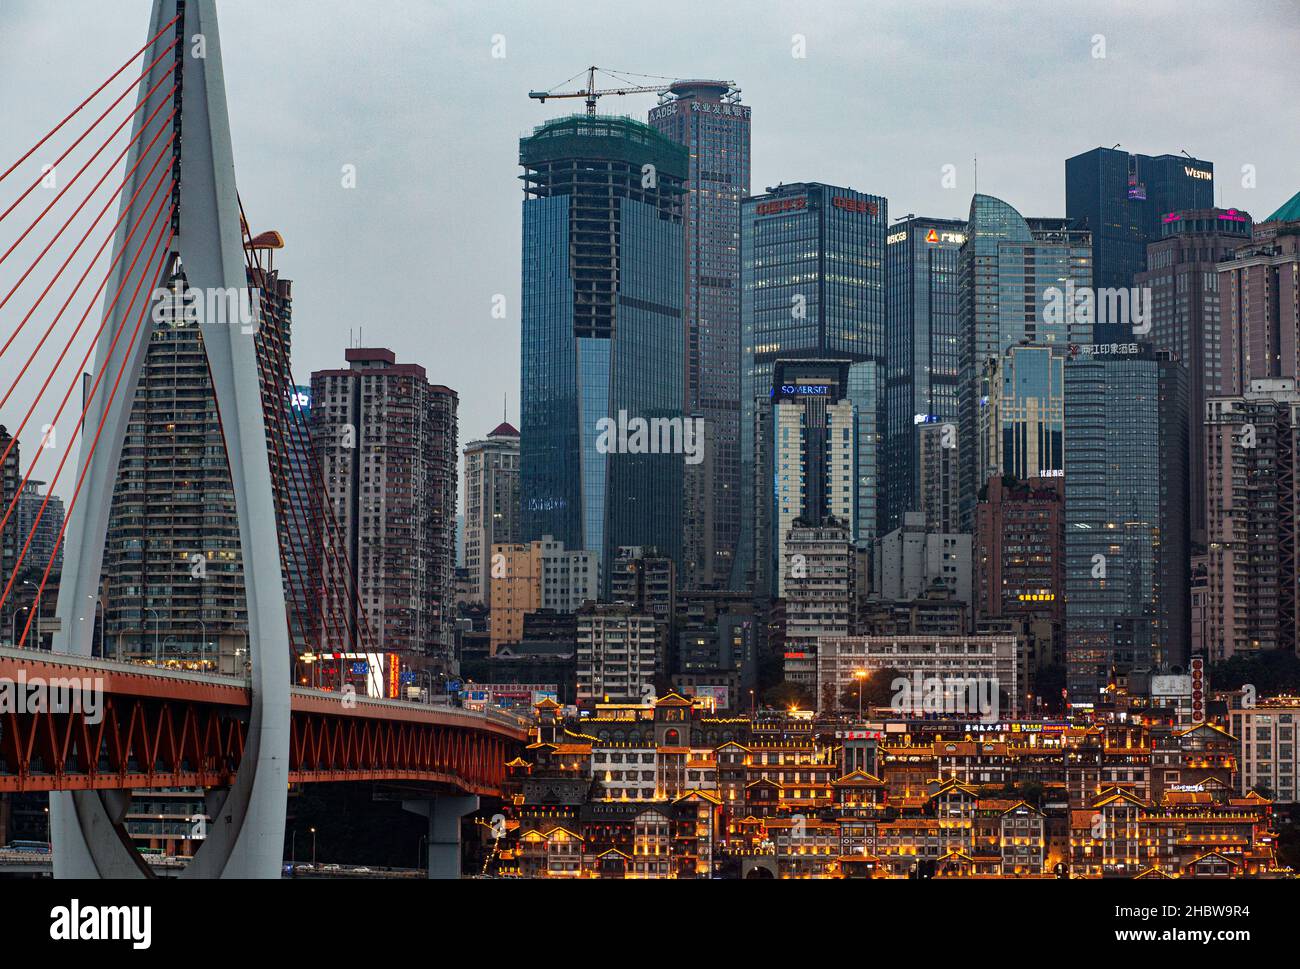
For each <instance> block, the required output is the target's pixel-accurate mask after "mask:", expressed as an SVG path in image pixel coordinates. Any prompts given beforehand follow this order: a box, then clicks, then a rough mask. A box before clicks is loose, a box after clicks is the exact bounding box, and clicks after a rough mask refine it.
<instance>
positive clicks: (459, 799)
mask: <svg viewBox="0 0 1300 969" xmlns="http://www.w3.org/2000/svg"><path fill="white" fill-rule="evenodd" d="M478 807H479V799H478V795H477V794H439V795H438V796H436V797H432V798H429V799H428V800H422V801H403V802H402V808H403V809H404V810H406V811H410V812H411V813H412V814H418V815H421V816H422V817H426V818H428V819H429V877H430V878H459V877H460V874H461V872H460V822H461V818H463V817H464V816H465V815H467V814H473V813H474V812H475V811H477V810H478Z"/></svg>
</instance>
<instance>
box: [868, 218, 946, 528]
mask: <svg viewBox="0 0 1300 969" xmlns="http://www.w3.org/2000/svg"><path fill="white" fill-rule="evenodd" d="M965 241H966V223H965V222H961V221H957V220H954V219H930V218H924V217H920V216H913V217H911V218H907V219H904V220H902V221H901V222H898V223H895V225H894V226H893V229H892V231H891V232H890V233H889V235H888V236H886V238H885V244H886V256H885V264H886V279H887V288H888V292H889V299H888V301H887V306H886V310H885V314H886V325H885V370H886V372H885V442H884V452H883V453H884V466H885V467H886V468H888V469H889V473H888V474H886V475H884V512H883V515H882V524H881V529H882V530H883V531H892V530H893V529H895V528H897V527H898V526H899V525H900V524H901V523H902V520H903V513H904V512H907V511H921V510H922V507H921V503H922V494H923V489H922V487H921V484H920V475H921V470H920V467H921V455H920V446H921V442H920V435H921V431H922V429H924V428H926V427H928V426H930V425H931V424H934V423H952V424H954V425H955V424H956V422H957V420H958V417H959V414H958V410H957V402H958V397H959V395H958V388H959V384H958V380H959V378H960V376H961V333H960V331H959V330H958V315H957V255H958V253H959V252H960V250H961V244H962V243H963V242H965Z"/></svg>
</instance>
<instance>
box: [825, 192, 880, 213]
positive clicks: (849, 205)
mask: <svg viewBox="0 0 1300 969" xmlns="http://www.w3.org/2000/svg"><path fill="white" fill-rule="evenodd" d="M831 205H833V206H835V207H836V208H837V209H844V210H845V211H847V212H862V213H865V214H867V215H878V214H879V213H880V206H878V205H876V203H875V202H868V201H867V200H866V199H851V198H847V197H846V196H843V195H837V196H835V197H834V198H833V199H831Z"/></svg>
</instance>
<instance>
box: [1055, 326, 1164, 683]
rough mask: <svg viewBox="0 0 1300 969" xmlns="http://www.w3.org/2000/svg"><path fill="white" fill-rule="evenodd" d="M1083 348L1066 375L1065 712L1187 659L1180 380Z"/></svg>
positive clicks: (1127, 358) (1127, 354)
mask: <svg viewBox="0 0 1300 969" xmlns="http://www.w3.org/2000/svg"><path fill="white" fill-rule="evenodd" d="M1088 349H1092V350H1093V351H1094V352H1092V353H1083V352H1081V353H1079V354H1078V355H1076V356H1075V357H1074V358H1073V359H1071V360H1068V361H1067V362H1066V365H1065V593H1066V611H1065V621H1066V644H1065V645H1066V663H1067V685H1068V687H1069V691H1070V701H1071V702H1072V703H1090V702H1095V701H1096V699H1097V697H1098V695H1099V692H1100V691H1102V690H1104V689H1105V688H1106V686H1107V685H1108V684H1110V683H1113V682H1114V680H1113V679H1112V676H1113V675H1115V674H1117V673H1118V674H1123V673H1126V672H1129V671H1135V670H1136V671H1140V670H1149V669H1154V668H1157V667H1159V666H1161V665H1166V664H1168V665H1181V666H1186V663H1187V658H1188V657H1187V655H1186V648H1187V642H1188V635H1189V634H1188V623H1189V609H1190V606H1189V601H1188V590H1189V586H1190V577H1189V558H1188V551H1189V549H1188V534H1187V531H1188V527H1187V521H1188V519H1187V500H1188V482H1187V478H1188V475H1189V468H1188V465H1187V430H1186V429H1187V370H1186V368H1185V367H1183V366H1182V364H1180V363H1178V362H1176V361H1174V360H1172V359H1171V358H1170V356H1169V354H1168V353H1167V352H1165V351H1161V352H1158V353H1157V352H1152V351H1151V350H1150V348H1149V347H1147V346H1145V345H1143V346H1132V345H1121V352H1115V353H1112V352H1110V350H1109V346H1107V349H1106V351H1105V352H1104V353H1103V352H1099V351H1100V350H1101V347H1099V346H1098V347H1095V348H1093V347H1090V348H1088Z"/></svg>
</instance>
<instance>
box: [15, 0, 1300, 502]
mask: <svg viewBox="0 0 1300 969" xmlns="http://www.w3.org/2000/svg"><path fill="white" fill-rule="evenodd" d="M150 6H151V5H150V3H149V0H60V2H58V3H53V2H50V0H0V170H3V169H4V168H7V167H8V165H9V163H10V162H12V161H13V160H14V159H16V158H17V157H18V156H20V155H21V154H22V153H23V152H24V151H25V150H26V149H27V148H28V147H30V145H31V144H32V143H33V142H34V141H35V140H36V139H37V138H39V137H40V135H41V134H43V133H44V132H45V131H46V130H47V129H48V128H49V127H50V126H51V124H52V122H53V121H54V120H56V119H57V118H59V117H62V115H63V114H64V113H66V112H67V111H68V110H69V109H70V108H71V107H72V106H73V105H75V104H76V103H77V102H78V101H79V100H80V99H81V98H82V97H83V96H84V95H85V94H86V93H88V92H89V91H90V90H92V89H93V88H94V87H95V86H96V85H97V84H98V83H99V82H100V81H101V80H102V79H103V78H105V77H107V76H108V75H109V74H110V73H111V72H112V71H113V70H114V69H115V68H116V67H117V66H119V65H120V64H121V62H122V61H123V60H125V58H126V56H127V55H128V54H129V53H130V52H131V51H132V50H134V49H136V48H138V47H140V46H141V45H142V44H143V43H144V40H145V36H146V30H147V27H148V17H149V10H150ZM218 8H219V12H220V15H221V41H222V47H223V57H224V62H225V68H226V82H227V89H228V100H229V107H230V116H231V123H232V127H233V136H234V146H235V163H236V168H237V173H238V183H239V190H240V194H241V195H242V197H243V200H244V205H245V208H246V209H247V211H248V214H249V219H250V221H251V223H252V228H253V231H254V232H258V231H261V230H264V229H268V228H275V229H279V230H280V231H281V232H282V233H283V234H284V237H285V240H286V243H287V246H286V248H285V250H284V251H283V252H282V253H280V254H279V255H278V257H277V265H278V266H279V268H280V269H281V270H282V272H283V273H284V274H285V275H286V276H288V277H290V278H292V280H293V281H294V317H293V327H294V353H293V368H294V374H295V377H296V378H297V379H298V380H299V381H300V382H304V383H305V382H306V381H307V379H308V378H309V376H310V373H311V371H312V370H316V369H321V368H324V367H335V366H340V365H341V364H342V359H343V351H344V348H345V347H346V346H347V345H348V341H349V333H350V332H351V333H352V334H353V338H354V339H356V338H357V335H358V334H361V335H360V339H361V341H362V342H363V343H364V344H366V345H381V346H386V347H391V348H392V349H393V350H394V351H396V353H397V356H398V358H399V360H403V361H409V362H415V363H420V364H422V365H424V366H425V367H426V368H427V370H428V373H429V377H430V379H431V380H433V381H434V382H437V383H445V384H447V385H449V386H451V387H452V388H454V389H455V390H457V391H458V392H459V394H460V426H461V439H462V442H464V441H467V440H470V439H472V438H474V437H478V436H481V435H483V434H484V433H486V432H487V431H488V430H490V429H491V428H492V427H493V426H495V425H496V423H497V422H498V421H499V420H500V419H501V415H502V407H503V397H504V396H506V395H508V403H507V404H506V405H505V409H506V414H507V416H508V418H509V419H510V420H511V421H512V422H516V423H517V420H518V413H519V403H518V393H519V223H520V202H521V189H520V185H519V182H518V179H517V176H518V174H519V169H518V165H517V161H518V158H517V151H518V139H519V137H520V136H521V135H522V134H525V133H527V132H528V131H529V130H530V129H531V127H532V126H533V125H536V124H538V123H540V122H542V121H545V120H547V119H549V118H553V117H556V116H558V115H561V114H565V113H569V112H570V111H573V110H582V102H581V101H580V100H575V101H552V102H548V103H546V104H545V105H539V104H538V103H537V102H535V101H531V100H529V99H528V97H527V92H528V91H529V90H531V89H539V88H541V89H544V88H551V87H553V86H555V85H557V84H559V83H560V82H561V81H564V80H565V79H566V78H569V77H570V76H571V75H573V74H575V73H577V72H578V71H580V70H582V69H583V68H585V66H586V65H588V64H591V63H593V62H594V63H596V64H599V65H601V66H607V67H610V68H612V69H614V70H617V71H623V72H637V73H642V74H655V75H666V76H672V77H718V78H726V79H731V80H734V81H736V82H737V83H738V84H739V85H740V87H741V88H742V89H743V92H744V93H743V100H744V102H745V103H747V104H749V105H750V106H751V107H752V108H753V186H752V188H753V190H754V191H761V190H762V189H763V188H764V187H765V186H769V185H775V184H777V183H778V182H781V181H787V182H788V181H800V180H819V181H826V182H832V183H837V184H843V185H849V186H851V187H853V188H856V189H860V190H862V191H866V192H872V193H877V194H880V195H884V196H886V197H887V198H888V199H889V210H890V215H891V217H896V216H900V215H903V214H906V213H908V212H914V213H917V214H923V215H934V216H948V217H964V216H965V215H966V212H967V209H968V207H969V203H970V196H971V192H972V190H973V188H974V180H973V174H974V173H973V166H972V158H974V157H975V156H977V155H978V157H979V188H980V190H981V191H984V192H987V193H990V194H993V195H997V196H999V197H1001V198H1003V199H1005V200H1007V201H1008V202H1010V203H1011V204H1013V205H1015V206H1016V207H1017V208H1019V209H1020V211H1021V212H1022V213H1024V214H1025V215H1030V216H1051V215H1064V210H1065V201H1064V160H1065V158H1066V157H1068V156H1069V155H1073V154H1077V153H1078V152H1080V151H1084V150H1086V149H1089V148H1094V147H1096V146H1098V145H1101V146H1104V147H1110V146H1111V145H1114V144H1116V143H1119V144H1120V145H1121V146H1122V147H1124V148H1125V149H1127V150H1130V151H1134V152H1142V153H1147V154H1161V153H1165V152H1170V153H1176V152H1178V151H1180V150H1182V149H1186V150H1187V151H1188V152H1189V153H1190V154H1192V155H1195V156H1197V157H1200V158H1204V159H1208V160H1210V161H1212V162H1214V164H1215V169H1216V192H1217V195H1218V201H1219V203H1220V204H1222V205H1229V206H1236V207H1239V208H1244V209H1247V210H1248V211H1250V212H1251V213H1252V214H1253V215H1255V216H1257V217H1262V216H1264V215H1267V214H1268V213H1269V212H1271V211H1272V210H1273V209H1274V208H1276V207H1277V206H1278V205H1280V204H1281V203H1282V202H1283V201H1284V200H1286V199H1287V198H1288V197H1290V196H1291V195H1292V194H1293V193H1295V192H1296V190H1297V189H1300V110H1298V108H1297V104H1298V103H1300V102H1298V100H1297V95H1298V93H1300V92H1298V91H1297V73H1296V57H1297V52H1298V51H1300V15H1298V14H1300V8H1298V7H1297V4H1296V3H1295V2H1293V0H1273V2H1270V0H1261V2H1234V3H1222V2H1198V0H1144V2H1142V3H1134V2H1086V0H1084V2H1072V3H1065V2H1059V3H1058V2H1050V3H1049V2H1028V0H1027V2H1023V3H1001V4H999V3H992V2H990V0H972V2H929V0H900V2H877V0H872V2H870V3H863V2H861V0H852V2H828V0H817V2H811V0H809V2H803V3H794V2H769V3H726V4H723V3H700V2H697V0H693V2H685V0H659V2H653V3H652V2H623V0H599V2H589V3H582V4H579V3H574V2H564V0H552V2H550V3H532V2H530V3H523V2H514V3H491V2H482V0H473V2H468V0H467V2H458V3H454V4H452V3H439V2H429V0H367V2H356V0H347V2H343V0H219V3H218ZM497 35H499V37H498V36H497ZM794 35H801V36H802V37H803V38H804V44H805V51H806V56H804V57H802V58H797V57H794V56H792V50H793V47H794V44H795V41H794V39H793V38H794ZM1098 35H1100V36H1098ZM500 39H503V40H504V54H505V56H504V57H494V56H493V53H494V44H495V45H496V49H497V50H498V52H499V51H500V44H499V42H498V41H499V40H500ZM1097 53H1104V57H1100V56H1095V55H1096V54H1097ZM654 103H655V99H654V97H653V95H644V96H636V97H626V98H606V99H605V100H604V101H603V102H602V110H604V111H610V112H615V113H628V114H631V115H633V116H634V117H637V118H639V119H641V120H644V119H645V114H646V112H647V111H648V110H649V109H650V107H652V106H653V104H654ZM949 164H951V165H955V166H956V169H957V185H956V187H955V188H951V189H946V188H944V187H943V186H942V184H941V175H942V171H943V166H945V165H949ZM344 165H355V166H356V170H357V186H356V188H355V189H351V190H347V189H344V188H343V187H342V185H341V170H342V167H343V166H344ZM1245 165H1250V166H1254V169H1253V170H1254V173H1255V182H1254V187H1243V185H1242V174H1241V172H1242V168H1243V166H1245ZM13 194H14V193H13V185H12V184H11V183H10V182H5V183H4V184H2V185H0V202H3V203H4V206H7V205H8V201H9V200H10V199H12V197H13ZM2 207H3V206H0V208H2ZM14 221H16V220H14ZM12 228H13V226H12V224H11V223H0V242H4V243H5V245H3V246H0V251H2V250H3V249H5V248H8V242H9V241H10V240H11V238H12V237H13V232H11V229H12ZM18 261H19V260H18V259H17V258H15V260H13V262H14V263H17V262H18ZM14 268H15V267H14V266H13V265H5V266H0V284H3V285H4V289H5V290H7V289H8V286H9V285H11V284H12V281H13V279H14V278H16V277H15V276H14V275H11V273H12V271H13V269H14ZM496 294H503V295H504V296H505V297H506V301H507V302H506V306H507V310H508V312H507V317H506V319H504V320H498V319H493V318H492V313H491V310H492V300H493V297H494V295H496ZM21 302H22V301H21V300H18V299H15V301H14V302H13V303H11V305H10V306H9V307H6V308H5V309H4V310H0V330H3V331H4V333H5V334H7V333H8V332H9V331H11V330H12V328H13V326H14V325H15V323H16V320H17V319H19V318H21V312H18V313H17V315H16V311H20V310H23V311H25V309H26V307H25V306H21V307H20V305H19V304H20V303H21ZM29 302H30V300H29ZM95 316H96V319H92V325H94V324H95V323H96V322H97V311H96V314H95ZM26 346H28V347H29V346H30V344H27V345H26ZM23 349H24V345H23V344H21V343H20V344H16V345H15V348H14V350H11V352H10V353H9V354H6V355H5V356H4V357H3V358H0V388H3V389H7V388H8V387H9V385H10V384H11V381H12V380H13V378H14V375H15V373H16V365H17V361H18V358H20V356H22V354H21V353H20V352H19V351H21V350H23ZM24 394H26V391H25V389H24ZM24 394H16V395H15V401H14V402H11V403H10V404H9V405H7V406H6V407H5V409H4V412H3V413H0V423H7V424H9V425H10V426H11V427H12V426H14V425H16V424H17V423H18V421H19V419H20V418H21V410H18V409H17V408H15V406H14V404H15V402H16V401H17V400H18V399H19V398H21V397H23V396H24ZM26 396H27V399H29V400H30V395H29V394H27V395H26ZM24 409H25V408H24ZM41 416H42V415H41V414H40V413H38V418H39V417H41ZM38 437H39V424H36V425H35V431H34V433H33V432H32V431H29V432H28V434H26V435H25V436H24V445H25V446H27V448H28V450H27V455H28V457H30V455H31V454H32V453H33V450H32V448H33V446H34V444H35V442H36V440H37V439H38ZM60 443H62V442H60ZM43 460H44V457H43ZM53 460H54V459H53V458H51V461H53ZM24 464H26V460H25V461H24ZM52 467H53V466H52V465H51V467H50V468H48V469H46V468H44V467H42V468H41V469H40V470H38V472H37V476H38V477H48V476H49V475H51V474H52V473H53V471H52ZM71 478H72V473H71V471H68V472H65V476H64V478H63V479H61V482H60V484H59V486H58V488H57V491H58V492H59V493H61V494H63V495H65V496H67V495H68V494H70V492H71V485H70V484H66V482H67V481H69V480H70V479H71Z"/></svg>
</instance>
